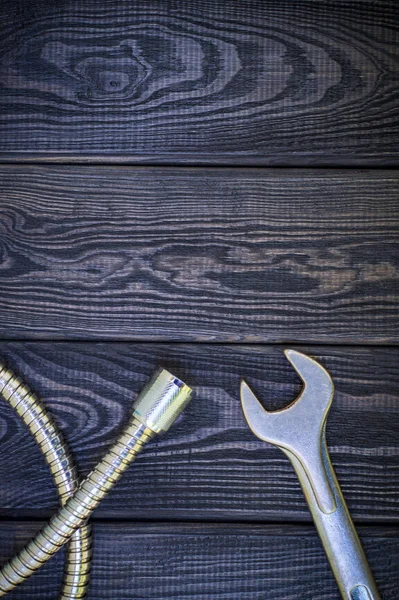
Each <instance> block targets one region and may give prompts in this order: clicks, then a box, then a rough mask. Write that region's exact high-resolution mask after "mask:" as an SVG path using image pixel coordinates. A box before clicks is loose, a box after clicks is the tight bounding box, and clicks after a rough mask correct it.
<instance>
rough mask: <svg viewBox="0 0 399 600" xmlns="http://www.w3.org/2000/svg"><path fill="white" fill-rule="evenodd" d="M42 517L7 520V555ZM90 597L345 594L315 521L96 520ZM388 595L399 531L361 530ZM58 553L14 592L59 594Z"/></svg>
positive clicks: (291, 598)
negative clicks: (263, 523)
mask: <svg viewBox="0 0 399 600" xmlns="http://www.w3.org/2000/svg"><path fill="white" fill-rule="evenodd" d="M39 527H40V524H39V523H29V522H28V523H21V522H3V523H0V541H1V542H0V561H1V562H4V561H5V560H6V559H7V558H8V557H9V556H10V555H11V554H12V553H13V552H14V551H15V550H16V549H17V548H21V547H22V546H23V544H24V543H25V542H26V541H27V540H28V539H29V538H30V537H31V536H32V535H33V534H34V532H35V531H37V529H38V528H39ZM93 533H94V553H93V572H92V581H91V585H90V589H89V595H88V596H87V598H88V600H106V599H108V598H109V599H110V600H131V599H132V598H138V599H140V600H141V599H144V598H145V599H152V600H165V599H167V598H168V599H169V598H170V599H172V598H173V600H187V599H190V600H210V599H214V598H217V599H218V600H219V599H220V600H247V599H249V598H251V600H265V598H267V599H273V600H309V599H310V598H311V599H312V600H339V598H340V595H339V593H338V591H337V586H336V584H335V582H334V580H333V576H332V574H331V572H330V569H329V566H328V564H327V560H326V558H325V555H324V553H323V550H322V548H321V544H320V542H319V540H318V538H317V534H316V532H315V530H314V528H313V527H311V526H303V527H298V526H290V525H282V526H281V525H280V526H277V525H275V526H270V525H269V526H260V525H257V526H242V525H216V524H215V525H199V524H198V525H184V524H178V523H175V524H173V525H167V524H160V523H158V524H156V525H154V524H143V525H139V524H134V523H118V524H109V523H107V524H105V523H97V522H95V523H94V524H93ZM359 533H360V535H361V538H362V542H363V544H364V547H365V551H366V554H367V557H368V559H369V561H370V565H371V567H372V569H373V572H374V576H375V578H376V581H377V584H378V586H379V589H380V592H381V597H382V600H396V599H397V597H398V596H397V591H398V587H399V571H398V569H397V565H398V561H399V529H398V528H386V527H373V528H371V527H368V528H360V529H359ZM61 572H62V555H61V554H60V553H59V554H58V555H56V556H55V557H54V558H52V559H51V562H50V563H49V564H47V565H46V566H45V567H43V568H42V569H40V570H39V571H38V573H36V574H35V575H34V576H33V577H31V578H30V579H29V580H28V581H26V582H25V583H24V585H23V586H20V587H19V588H17V589H16V590H15V591H14V592H12V593H10V595H9V596H7V597H8V598H9V599H10V600H25V599H29V600H32V598H40V599H41V600H53V599H54V598H56V597H57V591H58V590H59V585H60V578H61Z"/></svg>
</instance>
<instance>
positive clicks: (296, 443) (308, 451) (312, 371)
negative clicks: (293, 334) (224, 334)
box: [241, 350, 381, 600]
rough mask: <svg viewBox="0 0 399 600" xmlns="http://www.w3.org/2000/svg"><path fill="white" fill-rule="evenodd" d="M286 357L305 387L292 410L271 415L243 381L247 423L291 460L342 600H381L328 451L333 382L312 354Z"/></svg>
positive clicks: (285, 409) (292, 351) (286, 351)
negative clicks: (327, 426) (327, 423)
mask: <svg viewBox="0 0 399 600" xmlns="http://www.w3.org/2000/svg"><path fill="white" fill-rule="evenodd" d="M284 353H285V355H286V357H287V359H288V360H289V362H290V363H291V364H292V366H293V367H294V369H295V371H296V372H297V373H298V375H299V377H300V378H301V379H302V381H303V383H304V387H303V389H302V392H301V393H300V394H299V396H298V398H297V399H296V400H294V402H292V404H290V405H289V406H287V407H286V408H284V409H282V410H278V411H273V412H270V411H267V410H265V409H264V408H263V406H262V405H261V404H260V402H259V400H258V399H257V398H256V396H255V395H254V393H253V392H252V391H251V389H250V387H249V386H248V384H247V383H246V382H245V381H244V380H243V381H242V382H241V403H242V408H243V411H244V415H245V418H246V420H247V423H248V425H249V427H250V429H251V430H252V431H253V432H254V434H255V435H256V436H257V437H259V438H260V439H261V440H264V441H265V442H269V443H271V444H274V445H275V446H277V447H278V448H280V449H281V450H282V451H283V452H284V454H286V455H287V456H288V458H289V459H290V461H291V463H292V466H293V467H294V469H295V472H296V474H297V476H298V479H299V481H300V484H301V487H302V490H303V493H304V495H305V498H306V501H307V503H308V506H309V510H310V512H311V514H312V517H313V521H314V523H315V525H316V528H317V531H318V534H319V536H320V539H321V541H322V544H323V546H324V550H325V553H326V555H327V558H328V561H329V563H330V566H331V569H332V571H333V573H334V577H335V579H336V581H337V584H338V588H339V591H340V592H341V595H342V598H344V599H345V600H381V597H380V595H379V593H378V590H377V587H376V584H375V581H374V578H373V575H372V573H371V571H370V567H369V565H368V562H367V559H366V556H365V554H364V551H363V548H362V545H361V543H360V540H359V537H358V535H357V533H356V530H355V527H354V524H353V522H352V519H351V517H350V514H349V511H348V508H347V506H346V503H345V500H344V497H343V495H342V492H341V488H340V487H339V483H338V480H337V477H336V475H335V472H334V469H333V466H332V464H331V460H330V456H329V453H328V449H327V443H326V435H325V429H326V420H327V414H328V411H329V410H330V406H331V403H332V399H333V396H334V384H333V381H332V379H331V377H330V375H329V374H328V372H327V371H326V370H325V369H324V368H323V367H322V366H321V365H320V364H319V363H318V362H316V361H315V360H313V359H312V358H310V357H309V356H306V354H302V353H300V352H297V351H295V350H285V351H284Z"/></svg>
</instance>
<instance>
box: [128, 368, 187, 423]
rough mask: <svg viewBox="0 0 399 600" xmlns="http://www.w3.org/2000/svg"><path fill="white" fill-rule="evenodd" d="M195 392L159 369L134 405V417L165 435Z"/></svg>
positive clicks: (170, 374) (165, 371)
mask: <svg viewBox="0 0 399 600" xmlns="http://www.w3.org/2000/svg"><path fill="white" fill-rule="evenodd" d="M192 392H193V390H192V389H191V388H190V387H189V386H188V385H186V384H185V383H183V381H181V380H180V379H178V378H177V377H175V376H174V375H172V373H169V371H167V370H166V369H162V368H159V369H158V370H157V371H156V372H155V373H154V375H153V376H152V377H151V379H150V380H149V381H148V383H147V385H146V386H145V387H144V388H143V390H142V392H141V393H140V394H139V396H138V398H137V400H136V401H135V403H134V406H133V409H134V413H133V414H134V416H135V417H136V418H137V419H138V420H139V421H140V422H141V423H143V425H145V426H146V427H148V428H149V429H151V430H152V431H154V432H155V433H164V432H166V431H168V429H169V427H170V426H171V425H172V424H173V423H174V422H175V421H176V419H177V417H178V416H179V415H180V413H181V412H182V411H183V410H184V409H185V407H186V406H187V404H188V403H189V402H190V400H191V396H192Z"/></svg>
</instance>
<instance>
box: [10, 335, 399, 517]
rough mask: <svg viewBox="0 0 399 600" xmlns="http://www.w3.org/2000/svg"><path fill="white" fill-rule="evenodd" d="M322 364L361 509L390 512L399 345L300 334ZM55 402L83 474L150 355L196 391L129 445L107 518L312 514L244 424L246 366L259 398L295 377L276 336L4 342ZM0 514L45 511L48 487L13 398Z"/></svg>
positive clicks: (275, 400)
mask: <svg viewBox="0 0 399 600" xmlns="http://www.w3.org/2000/svg"><path fill="white" fill-rule="evenodd" d="M302 350H303V351H304V352H307V353H309V354H310V355H313V356H315V357H316V358H318V359H319V360H320V361H321V362H322V364H324V365H325V366H326V367H327V368H328V369H329V371H330V372H331V374H332V376H333V378H334V382H335V385H336V395H335V400H334V402H333V406H332V409H331V412H330V416H329V420H328V427H327V441H328V444H329V447H330V450H331V456H332V461H333V464H334V465H335V467H336V470H337V474H338V478H339V480H340V482H341V484H342V489H343V492H344V495H345V497H346V499H347V502H348V505H349V508H350V510H351V511H352V515H353V517H354V519H355V520H356V522H359V521H362V522H374V521H378V522H398V517H399V479H398V473H399V469H398V467H399V460H398V456H399V452H398V444H399V435H398V433H399V385H398V384H399V368H398V364H399V361H398V358H399V351H398V349H397V348H395V349H393V348H389V349H384V348H351V347H326V346H321V347H317V346H310V347H302ZM0 360H2V361H3V362H4V361H5V362H6V363H7V364H8V365H9V366H10V367H11V368H13V369H14V370H15V371H16V372H18V373H19V374H20V375H21V376H23V377H24V378H25V380H26V382H27V383H28V384H29V385H30V386H31V388H32V389H33V390H34V391H36V392H37V393H38V394H39V395H40V397H42V398H43V400H44V401H45V402H46V404H47V405H48V407H49V408H50V410H51V412H52V413H53V414H54V416H55V418H56V420H57V422H58V423H59V425H60V427H61V428H62V431H63V432H64V434H65V436H66V438H67V439H68V442H69V444H70V447H71V448H72V451H73V453H74V455H75V457H76V459H77V462H78V465H79V469H80V472H81V474H82V475H84V474H87V473H88V472H89V470H90V469H91V468H92V467H93V466H94V465H95V464H96V463H97V461H98V460H100V458H101V457H102V455H103V454H104V453H105V452H106V450H107V449H108V447H109V446H110V444H111V443H112V442H113V441H114V440H115V438H116V436H117V433H118V432H119V431H121V429H122V427H123V426H124V424H125V423H126V420H127V418H128V415H129V414H130V411H131V406H132V400H133V399H134V398H135V396H136V394H137V393H138V392H139V391H140V389H141V388H142V387H143V385H144V383H145V381H146V380H147V378H148V377H149V376H150V375H151V373H152V372H153V370H154V369H155V368H156V367H157V366H158V365H163V366H165V367H166V368H168V369H169V370H171V371H172V372H173V373H175V374H176V375H178V376H180V377H182V378H183V379H184V380H185V381H187V383H188V384H190V385H192V386H193V387H194V390H195V396H194V399H193V401H192V402H191V404H190V406H189V407H188V408H187V409H186V411H185V413H184V415H183V417H182V419H181V421H180V422H179V423H178V424H176V425H174V427H173V429H171V430H170V432H169V433H168V434H167V435H165V436H164V437H162V438H157V439H156V440H154V441H153V442H152V443H151V445H149V446H148V447H147V448H146V449H145V450H144V451H143V453H142V454H141V455H140V456H139V457H138V459H137V461H136V462H135V464H134V465H132V467H131V468H130V470H129V471H128V472H127V473H126V474H125V475H124V477H123V478H122V479H121V481H120V482H119V483H118V484H117V486H116V487H115V488H114V489H113V490H112V492H111V494H110V495H109V496H108V497H107V498H106V499H105V500H104V501H103V502H102V503H101V505H100V507H99V508H98V509H97V512H96V515H97V516H99V517H102V518H110V519H114V518H117V519H123V518H128V519H132V518H134V519H143V518H145V519H174V520H177V519H181V520H200V519H205V520H228V521H233V520H235V521H239V520H241V521H265V520H269V521H271V520H274V521H276V520H277V521H288V520H293V519H294V520H297V521H299V520H303V521H310V515H309V512H308V509H307V507H306V504H305V500H304V498H303V496H302V492H301V490H300V487H299V483H298V480H297V478H296V476H295V474H294V472H293V470H292V468H291V465H290V463H289V461H288V459H287V458H286V457H285V456H284V454H283V453H282V452H281V451H279V450H278V449H276V448H273V447H272V446H270V445H268V444H266V443H264V442H262V441H260V440H259V439H258V438H256V437H255V436H254V435H253V434H252V432H251V431H250V430H249V429H248V426H247V425H246V422H245V420H244V417H243V414H242V410H241V405H240V401H239V383H240V379H241V378H242V377H245V379H246V380H247V381H248V383H249V384H250V385H251V386H252V387H253V389H254V390H255V391H256V393H257V394H258V395H259V397H260V399H261V400H262V401H264V403H265V406H267V407H269V408H270V409H277V408H281V407H283V406H285V405H287V404H288V403H289V402H291V401H292V400H293V399H294V398H295V397H296V395H297V394H298V393H299V391H300V389H301V384H300V382H299V380H298V378H297V376H296V373H295V372H294V370H293V369H292V367H291V365H290V364H289V363H288V361H287V360H286V359H285V357H284V355H283V354H282V348H280V347H270V346H266V347H262V346H252V347H251V346H245V347H240V346H236V345H226V346H224V345H202V344H201V345H198V344H193V345H184V344H183V345H182V344H113V343H104V344H93V343H88V344H84V343H76V342H75V343H64V342H58V343H44V342H36V343H27V342H24V343H22V342H8V343H4V342H3V343H1V344H0ZM0 481H1V485H0V516H3V517H4V516H15V517H18V516H19V517H22V516H36V517H37V516H46V517H48V516H49V515H51V514H52V511H53V510H54V509H55V508H56V506H57V502H58V500H57V496H56V492H55V489H54V486H53V484H52V480H51V477H50V474H49V473H48V469H47V467H46V465H45V464H44V461H42V459H41V457H40V453H39V450H38V449H37V448H36V447H35V444H34V442H33V440H31V438H30V436H29V434H28V433H27V432H26V431H25V428H24V426H23V425H22V424H20V422H19V421H18V420H17V418H16V417H15V416H14V414H13V412H12V411H11V409H9V408H8V407H7V406H6V404H5V403H4V402H3V401H2V402H1V410H0Z"/></svg>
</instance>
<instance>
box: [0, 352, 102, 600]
mask: <svg viewBox="0 0 399 600" xmlns="http://www.w3.org/2000/svg"><path fill="white" fill-rule="evenodd" d="M0 394H1V395H2V397H3V398H4V400H5V401H6V402H7V403H8V404H9V405H10V406H11V408H12V409H13V410H14V411H15V413H16V414H17V415H18V417H20V419H21V420H22V421H23V423H24V424H25V425H26V426H27V428H28V429H29V431H30V433H31V434H32V435H33V437H34V439H35V442H36V443H37V445H38V446H39V448H40V450H41V452H42V454H43V456H44V459H45V461H46V463H47V464H48V466H49V467H50V471H51V474H52V476H53V479H54V483H55V485H56V487H57V492H58V495H59V498H60V502H61V505H65V503H66V501H67V500H68V498H70V497H71V496H73V494H74V492H75V491H76V490H77V488H78V474H77V469H76V466H75V463H74V461H73V458H72V455H71V452H70V451H69V448H68V445H67V443H66V442H65V440H64V439H63V437H62V435H61V433H60V431H59V430H58V427H57V426H56V424H55V423H54V421H53V419H52V418H51V416H50V415H49V413H48V411H47V409H46V408H45V406H44V405H43V404H42V402H41V401H40V400H39V398H38V397H37V396H36V395H35V394H33V392H32V391H31V390H30V389H29V387H28V386H27V385H26V384H25V383H24V382H23V381H22V379H20V378H19V377H18V376H17V375H15V373H13V371H12V370H11V369H7V368H6V367H5V366H4V365H2V364H1V363H0ZM90 558H91V531H90V525H87V524H83V525H82V527H81V528H80V529H78V530H77V531H76V533H75V534H74V536H73V537H72V538H71V540H70V542H69V544H68V546H67V548H66V555H65V565H64V576H63V581H62V587H61V592H60V596H59V598H60V600H77V599H78V598H84V597H85V596H86V593H87V587H88V584H89V580H90ZM11 562H12V561H11ZM7 573H8V577H11V579H12V581H15V579H16V578H17V579H18V578H19V575H18V563H17V562H12V565H11V566H10V567H9V569H8V571H7ZM4 578H7V574H6V569H5V568H3V569H2V570H1V571H0V580H3V579H4ZM10 585H11V581H10ZM10 585H9V586H8V591H10V590H11V589H13V587H15V585H11V587H10ZM0 590H1V591H3V587H2V586H0ZM0 593H1V592H0Z"/></svg>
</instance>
